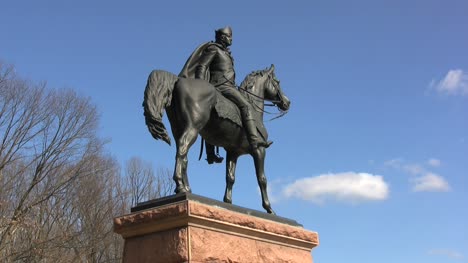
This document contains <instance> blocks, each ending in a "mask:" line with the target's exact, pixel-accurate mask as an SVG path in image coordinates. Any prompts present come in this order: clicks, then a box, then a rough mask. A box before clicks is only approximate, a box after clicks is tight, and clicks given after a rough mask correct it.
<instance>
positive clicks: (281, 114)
mask: <svg viewBox="0 0 468 263" xmlns="http://www.w3.org/2000/svg"><path fill="white" fill-rule="evenodd" d="M238 88H239V90H242V91H245V92H246V93H248V94H250V95H251V96H252V97H253V98H255V99H256V100H257V101H260V102H263V101H265V98H263V97H260V96H258V95H256V94H253V93H252V92H250V91H249V90H247V89H243V88H241V87H238ZM252 97H250V99H251V100H252V101H251V102H252V103H251V104H252V105H253V106H254V110H255V111H257V112H262V113H266V114H270V115H277V116H275V117H273V118H271V119H269V120H267V121H272V120H276V119H279V118H281V117H283V116H284V115H285V114H286V113H288V111H282V110H280V109H278V110H279V112H278V113H273V112H269V111H266V110H264V109H262V108H261V107H259V106H258V105H257V104H255V103H253V98H252ZM271 102H272V103H271V104H270V103H264V104H263V105H264V106H267V107H273V106H276V105H275V103H280V102H281V101H280V100H272V101H271Z"/></svg>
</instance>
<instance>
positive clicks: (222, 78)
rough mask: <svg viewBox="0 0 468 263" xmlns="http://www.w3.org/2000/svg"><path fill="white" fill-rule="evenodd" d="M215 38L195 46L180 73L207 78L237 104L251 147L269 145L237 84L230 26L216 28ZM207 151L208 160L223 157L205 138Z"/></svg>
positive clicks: (183, 75)
mask: <svg viewBox="0 0 468 263" xmlns="http://www.w3.org/2000/svg"><path fill="white" fill-rule="evenodd" d="M215 39H216V40H215V42H208V43H205V44H202V45H201V46H200V47H198V48H197V49H196V50H195V52H194V53H193V54H192V55H191V56H190V58H189V59H188V60H187V62H186V63H185V66H184V68H183V69H182V72H181V73H180V74H179V77H184V78H196V79H205V80H208V81H209V82H210V83H211V84H213V86H215V87H216V89H217V90H218V91H219V92H221V94H222V95H223V96H224V97H226V98H228V99H229V100H230V101H232V102H234V104H236V105H237V107H239V109H240V111H241V117H242V125H243V126H244V128H245V131H246V132H247V139H248V141H249V143H250V146H251V147H252V148H257V147H260V146H261V147H265V148H268V147H269V146H270V145H271V143H272V142H265V141H264V140H263V139H262V138H260V137H259V136H258V133H257V128H256V125H255V121H254V117H253V114H252V108H251V106H250V103H249V102H248V101H247V99H246V97H244V96H242V95H241V93H240V92H239V90H238V89H237V87H236V82H235V78H236V73H235V71H234V59H233V58H232V56H231V51H230V50H229V46H230V45H231V44H232V29H231V28H230V27H225V28H221V29H218V30H216V31H215ZM206 154H207V158H206V160H207V161H208V163H209V164H212V163H213V162H216V163H220V162H222V161H223V158H222V157H220V156H219V155H217V154H215V151H214V146H213V145H211V144H210V143H208V142H206Z"/></svg>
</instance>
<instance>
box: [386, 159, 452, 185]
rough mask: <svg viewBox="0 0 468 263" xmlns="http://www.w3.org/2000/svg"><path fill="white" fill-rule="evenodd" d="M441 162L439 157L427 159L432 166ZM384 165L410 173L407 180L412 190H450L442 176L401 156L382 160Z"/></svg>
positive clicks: (436, 165)
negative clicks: (408, 161)
mask: <svg viewBox="0 0 468 263" xmlns="http://www.w3.org/2000/svg"><path fill="white" fill-rule="evenodd" d="M441 163H442V162H441V161H440V160H439V159H434V158H432V159H429V160H428V161H427V165H429V166H432V167H438V166H440V164H441ZM384 165H385V166H389V167H391V168H394V169H396V170H400V171H403V172H405V173H407V174H409V175H411V178H410V180H409V181H410V183H411V184H412V190H413V192H448V191H450V185H449V183H448V182H447V180H445V178H444V177H442V176H440V175H438V174H436V173H434V172H432V171H431V170H429V169H428V168H427V167H424V165H422V164H417V163H407V162H405V161H404V160H403V159H402V158H397V159H392V160H389V161H386V162H384Z"/></svg>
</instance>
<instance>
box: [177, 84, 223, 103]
mask: <svg viewBox="0 0 468 263" xmlns="http://www.w3.org/2000/svg"><path fill="white" fill-rule="evenodd" d="M174 93H175V94H176V95H178V96H179V97H180V99H182V100H183V101H185V102H190V101H193V102H197V103H204V104H205V105H207V104H211V105H214V103H215V102H216V90H215V87H214V86H213V85H211V84H210V83H209V82H208V81H206V80H203V79H191V78H179V80H178V81H177V82H176V85H175V87H174Z"/></svg>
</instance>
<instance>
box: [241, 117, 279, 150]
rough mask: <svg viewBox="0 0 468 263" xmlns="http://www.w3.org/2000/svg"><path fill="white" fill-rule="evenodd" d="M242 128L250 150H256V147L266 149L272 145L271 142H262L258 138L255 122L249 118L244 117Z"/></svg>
mask: <svg viewBox="0 0 468 263" xmlns="http://www.w3.org/2000/svg"><path fill="white" fill-rule="evenodd" d="M243 119H244V122H243V125H244V128H245V131H246V132H247V140H248V141H249V144H250V147H251V148H252V149H257V148H258V147H265V148H268V147H270V145H271V144H272V143H273V142H271V141H268V142H266V141H264V140H263V139H262V138H260V136H258V131H257V125H256V124H255V120H254V119H251V118H246V117H244V118H243Z"/></svg>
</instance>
